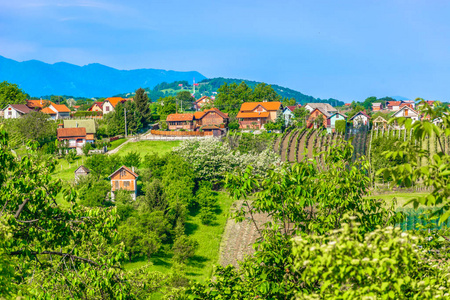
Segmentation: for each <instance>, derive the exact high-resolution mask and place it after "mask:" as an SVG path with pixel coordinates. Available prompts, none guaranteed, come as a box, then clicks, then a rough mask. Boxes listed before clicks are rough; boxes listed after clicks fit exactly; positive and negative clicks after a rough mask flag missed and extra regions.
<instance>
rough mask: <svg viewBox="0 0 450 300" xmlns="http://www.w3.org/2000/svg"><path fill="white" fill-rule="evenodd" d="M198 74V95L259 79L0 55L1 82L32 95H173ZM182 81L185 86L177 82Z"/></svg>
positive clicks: (285, 92)
mask: <svg viewBox="0 0 450 300" xmlns="http://www.w3.org/2000/svg"><path fill="white" fill-rule="evenodd" d="M193 78H195V80H196V82H199V87H198V89H197V93H196V95H195V96H199V95H200V94H199V93H198V92H200V93H201V94H202V95H209V96H212V95H213V94H215V93H216V92H217V89H218V88H219V87H220V86H221V85H222V84H224V83H225V82H226V83H228V84H231V83H238V84H239V83H241V82H242V81H245V83H246V84H247V85H249V86H250V87H252V88H253V87H254V86H255V85H257V84H258V83H260V82H256V81H250V80H245V79H232V78H221V77H220V78H212V79H208V78H206V77H205V76H203V75H202V74H200V73H199V72H196V71H190V72H178V71H166V70H158V69H137V70H129V71H126V70H118V69H114V68H111V67H108V66H104V65H101V64H88V65H86V66H82V67H80V66H77V65H73V64H69V63H65V62H59V63H54V64H48V63H44V62H41V61H38V60H29V61H24V62H18V61H15V60H12V59H9V58H5V57H3V56H0V82H2V81H4V80H6V81H8V82H11V83H16V84H18V85H19V87H20V88H21V89H23V90H24V91H25V92H26V93H27V94H29V95H30V96H31V97H48V96H50V95H59V96H72V97H75V98H80V97H83V98H92V97H97V98H99V97H110V96H115V95H126V96H129V95H130V94H132V93H133V92H134V91H135V90H136V89H138V88H139V87H142V88H145V89H146V90H147V91H148V93H149V96H150V98H151V99H152V100H153V101H156V100H157V99H158V98H159V97H164V96H169V95H174V94H176V93H177V92H179V91H180V90H182V89H184V90H185V89H186V86H192V80H193ZM179 83H183V88H180V87H179V86H178V84H179ZM272 87H273V88H274V90H275V91H276V92H277V93H278V94H280V95H281V96H282V97H284V98H294V99H296V101H297V102H298V103H301V104H305V103H308V102H326V103H330V104H331V105H334V106H339V105H343V104H344V102H342V101H339V100H337V99H332V98H330V99H320V98H314V97H312V96H308V95H305V94H302V93H300V92H298V91H295V90H292V89H289V88H286V87H282V86H279V85H272Z"/></svg>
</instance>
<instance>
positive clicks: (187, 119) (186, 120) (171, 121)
mask: <svg viewBox="0 0 450 300" xmlns="http://www.w3.org/2000/svg"><path fill="white" fill-rule="evenodd" d="M166 123H167V127H168V128H169V130H180V129H184V130H194V114H190V113H186V114H170V115H168V116H167V118H166Z"/></svg>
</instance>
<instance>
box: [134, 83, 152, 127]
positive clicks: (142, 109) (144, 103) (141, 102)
mask: <svg viewBox="0 0 450 300" xmlns="http://www.w3.org/2000/svg"><path fill="white" fill-rule="evenodd" d="M134 103H135V104H136V111H137V119H138V120H139V122H140V123H141V124H142V126H144V127H146V126H147V124H148V123H149V122H150V118H151V111H150V106H149V99H148V96H147V94H146V93H145V90H144V89H143V88H138V89H137V90H136V95H135V96H134Z"/></svg>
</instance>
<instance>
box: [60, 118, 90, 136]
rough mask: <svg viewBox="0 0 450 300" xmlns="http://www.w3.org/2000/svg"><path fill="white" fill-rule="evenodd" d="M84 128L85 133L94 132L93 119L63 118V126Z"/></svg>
mask: <svg viewBox="0 0 450 300" xmlns="http://www.w3.org/2000/svg"><path fill="white" fill-rule="evenodd" d="M79 127H84V128H86V133H94V134H95V133H96V128H95V121H94V120H92V119H90V120H64V128H79Z"/></svg>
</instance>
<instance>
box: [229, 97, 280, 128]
mask: <svg viewBox="0 0 450 300" xmlns="http://www.w3.org/2000/svg"><path fill="white" fill-rule="evenodd" d="M282 110H283V106H282V105H281V102H278V101H274V102H244V103H242V105H241V109H240V110H239V113H238V114H237V116H236V118H237V119H238V120H239V128H241V129H261V128H264V124H266V123H267V122H269V121H270V122H275V121H276V119H277V117H278V115H280V114H281V113H282Z"/></svg>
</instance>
